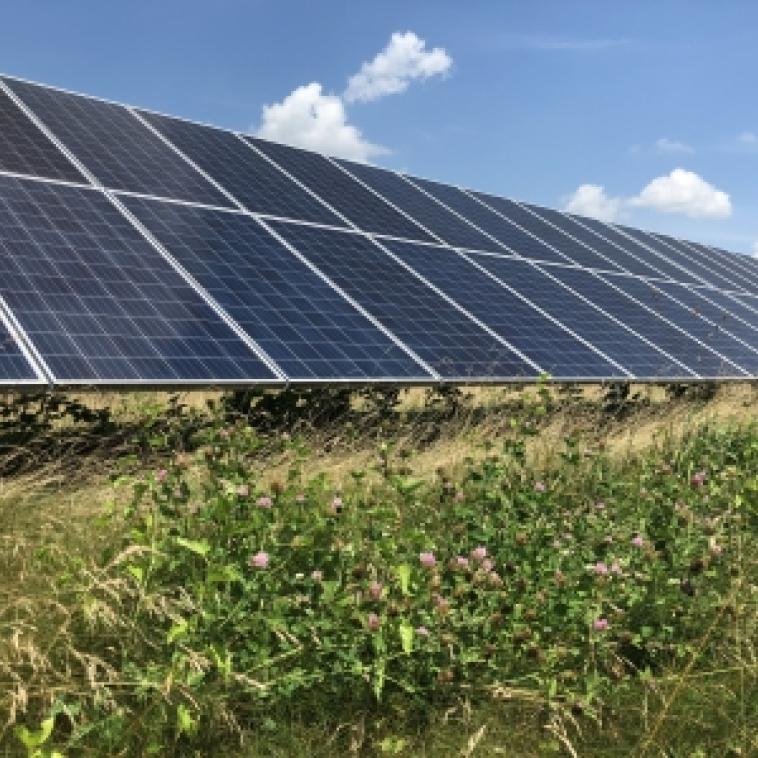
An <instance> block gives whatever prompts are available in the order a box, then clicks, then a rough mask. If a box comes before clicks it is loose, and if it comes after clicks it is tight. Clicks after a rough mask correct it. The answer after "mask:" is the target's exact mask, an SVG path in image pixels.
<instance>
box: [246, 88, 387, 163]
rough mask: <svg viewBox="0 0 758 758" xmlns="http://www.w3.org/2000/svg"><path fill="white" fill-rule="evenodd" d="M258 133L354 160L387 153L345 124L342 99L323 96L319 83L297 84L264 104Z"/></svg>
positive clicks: (355, 129)
mask: <svg viewBox="0 0 758 758" xmlns="http://www.w3.org/2000/svg"><path fill="white" fill-rule="evenodd" d="M257 135H258V136H259V137H263V138H264V139H270V140H273V141H274V142H284V143H286V144H287V145H295V146H297V147H304V148H307V149H308V150H316V151H318V152H323V153H327V154H328V155H334V156H337V157H339V158H348V159H350V160H355V161H364V162H365V161H367V160H369V159H370V158H371V157H373V156H375V155H381V154H382V153H386V152H387V150H386V148H383V147H381V146H380V145H375V144H373V143H372V142H369V141H368V140H366V139H365V138H364V137H363V135H362V134H361V132H360V129H358V128H357V127H356V126H353V125H352V124H349V123H348V120H347V112H346V111H345V104H344V103H343V102H342V99H341V98H340V97H339V96H338V95H325V94H324V93H323V92H322V87H321V85H320V84H319V83H318V82H311V83H310V84H305V85H303V86H302V87H297V88H296V89H295V90H293V91H292V92H291V93H290V94H289V95H287V97H285V98H284V100H282V102H281V103H274V104H273V105H264V106H263V116H262V118H261V124H260V126H259V127H258V130H257Z"/></svg>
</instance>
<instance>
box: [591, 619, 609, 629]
mask: <svg viewBox="0 0 758 758" xmlns="http://www.w3.org/2000/svg"><path fill="white" fill-rule="evenodd" d="M592 628H593V629H594V630H595V631H596V632H604V631H605V630H606V629H608V619H606V618H596V619H595V620H594V621H593V622H592Z"/></svg>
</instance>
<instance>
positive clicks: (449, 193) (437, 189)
mask: <svg viewBox="0 0 758 758" xmlns="http://www.w3.org/2000/svg"><path fill="white" fill-rule="evenodd" d="M411 178H412V180H413V181H414V182H415V183H416V184H418V185H419V186H421V187H423V189H424V190H426V191H427V192H428V193H429V194H431V195H434V197H436V198H437V199H438V200H440V201H441V202H443V203H445V205H447V206H448V207H449V208H452V209H453V210H454V211H457V212H458V213H460V214H461V215H462V216H465V217H466V218H467V219H469V221H472V222H473V223H474V224H476V225H477V226H478V227H479V228H480V229H483V230H484V231H485V232H487V233H488V234H491V235H492V236H493V237H495V238H497V239H498V240H500V242H502V243H503V244H504V245H506V246H507V248H508V249H509V250H511V251H512V252H514V253H516V255H520V256H522V257H524V258H534V259H537V260H542V261H551V262H554V263H565V262H566V259H565V258H564V257H563V256H561V255H560V254H558V253H556V252H555V250H552V249H551V248H550V247H548V246H547V245H546V244H545V243H544V242H542V241H540V240H538V239H536V238H535V237H533V236H531V235H529V234H527V233H526V232H525V231H523V230H522V229H520V228H519V227H518V226H516V225H515V224H513V223H511V222H510V221H508V220H507V219H505V218H503V217H502V216H499V215H498V214H497V213H495V211H493V210H492V209H491V208H488V207H487V206H485V205H482V203H480V202H479V201H478V200H476V199H475V198H474V197H472V196H471V195H469V194H468V193H466V192H464V191H463V190H460V189H458V188H457V187H453V186H451V185H449V184H440V183H439V182H432V181H429V180H427V179H417V178H416V177H411ZM490 247H491V245H490ZM498 252H500V253H507V252H508V251H507V250H505V249H503V250H499V249H498Z"/></svg>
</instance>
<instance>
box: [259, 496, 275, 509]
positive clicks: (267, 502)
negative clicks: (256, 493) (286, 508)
mask: <svg viewBox="0 0 758 758" xmlns="http://www.w3.org/2000/svg"><path fill="white" fill-rule="evenodd" d="M255 504H256V505H257V506H258V507H259V508H270V507H271V506H272V505H273V504H274V501H273V500H272V499H271V498H270V497H269V496H268V495H261V496H260V497H259V498H258V500H257V501H256V503H255Z"/></svg>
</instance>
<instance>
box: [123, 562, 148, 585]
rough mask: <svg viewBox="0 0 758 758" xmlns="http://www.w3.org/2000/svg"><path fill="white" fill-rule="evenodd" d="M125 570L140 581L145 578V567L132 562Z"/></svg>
mask: <svg viewBox="0 0 758 758" xmlns="http://www.w3.org/2000/svg"><path fill="white" fill-rule="evenodd" d="M126 570H127V571H128V572H129V573H130V574H131V575H132V576H133V577H134V578H135V579H136V580H137V581H138V582H139V583H140V584H142V582H143V581H144V579H145V569H143V568H142V566H135V565H134V564H131V565H129V566H127V567H126Z"/></svg>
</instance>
